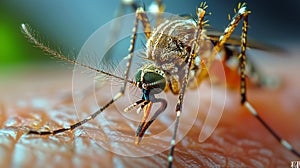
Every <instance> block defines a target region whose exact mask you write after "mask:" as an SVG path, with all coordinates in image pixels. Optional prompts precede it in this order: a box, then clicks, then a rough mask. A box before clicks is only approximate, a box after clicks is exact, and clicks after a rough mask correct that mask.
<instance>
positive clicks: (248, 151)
mask: <svg viewBox="0 0 300 168" xmlns="http://www.w3.org/2000/svg"><path fill="white" fill-rule="evenodd" d="M296 53H297V52H294V53H292V54H291V55H290V56H288V57H272V58H270V59H271V61H267V63H266V64H265V66H264V67H263V68H262V70H265V71H267V72H268V73H267V74H272V75H275V76H278V77H279V78H280V80H281V84H280V86H279V87H278V88H276V89H268V88H260V87H251V88H249V89H248V99H249V101H250V102H251V103H252V104H253V105H254V107H255V108H256V110H257V111H258V113H259V114H261V116H262V118H263V119H264V120H265V121H266V122H267V123H268V124H269V125H270V126H271V127H272V128H273V129H274V130H276V132H278V133H279V135H280V136H282V137H284V138H285V139H286V140H288V141H289V142H290V143H291V144H293V145H294V147H295V148H296V150H298V151H299V150H300V134H299V129H300V125H299V121H298V120H299V115H300V114H299V112H298V109H299V108H300V104H299V101H300V97H299V95H298V94H296V93H297V88H299V84H300V79H299V78H297V69H298V65H299V58H297V57H295V56H294V55H296ZM276 60H277V61H276ZM71 78H72V76H71V73H70V72H66V73H61V72H57V71H55V70H54V71H53V72H52V71H51V72H48V71H47V72H45V71H39V72H38V71H35V72H34V73H33V72H28V73H23V75H22V76H18V77H16V79H15V80H11V82H8V83H9V85H7V84H5V83H2V84H1V85H2V86H1V93H2V94H1V100H2V101H1V108H0V116H1V117H0V125H1V129H0V156H1V160H0V165H1V167H18V166H19V167H42V166H49V167H54V166H55V167H92V166H95V167H120V166H124V167H149V166H150V167H166V165H167V155H168V151H164V152H162V153H159V154H156V155H152V156H148V157H128V156H122V155H116V154H114V153H113V152H111V151H109V150H106V149H104V148H103V147H102V146H101V145H107V146H110V145H115V146H114V147H118V148H119V150H120V151H122V150H127V151H131V150H133V149H129V148H128V147H129V146H128V145H119V144H118V143H115V142H122V141H130V142H131V141H132V145H130V147H131V148H136V149H139V148H141V146H142V145H147V143H141V144H139V145H134V139H129V140H128V139H126V138H120V137H117V136H115V135H114V130H111V132H103V131H102V130H106V131H107V129H109V128H110V127H108V125H105V124H103V123H101V121H100V122H99V120H96V121H92V122H91V123H88V124H86V125H83V126H82V127H80V128H77V129H75V130H73V131H67V132H65V133H61V134H57V135H53V136H52V135H51V136H38V135H26V134H25V133H26V129H25V128H32V129H39V128H45V127H44V126H46V127H48V128H49V129H52V128H59V127H62V126H64V124H65V123H74V122H76V121H77V115H76V113H75V109H74V105H73V102H72V99H71V98H70V97H69V96H70V93H71V87H72V86H71V82H72V79H71ZM220 87H221V86H220ZM101 90H102V92H101ZM107 90H109V86H103V87H101V88H100V89H99V91H98V92H97V93H98V95H97V97H101V100H99V102H98V103H99V105H100V106H101V105H103V104H104V103H105V102H107V101H108V100H109V98H111V94H107ZM103 91H105V93H106V94H103V93H104V92H103ZM201 91H202V92H205V91H203V90H201ZM99 93H100V95H99ZM101 93H102V94H101ZM136 93H137V94H138V95H137V97H140V95H139V94H140V93H139V92H138V90H137V91H136ZM195 99H196V98H193V97H190V98H187V99H185V101H189V100H195ZM39 100H42V103H41V102H40V103H38V104H39V105H41V104H42V106H39V105H36V101H39ZM120 101H124V100H123V99H121V100H120ZM216 101H218V100H216ZM84 102H85V103H87V102H86V101H84ZM239 102H240V97H239V91H238V90H236V89H228V90H227V94H226V102H225V108H224V112H223V116H222V118H221V121H220V123H219V125H218V127H217V128H216V129H215V131H214V133H213V134H212V136H211V137H209V138H208V139H207V140H206V141H205V142H203V143H199V142H198V136H199V132H200V130H201V127H202V119H203V118H202V117H203V116H201V115H198V117H197V120H196V122H195V123H194V125H193V127H192V129H191V130H190V131H189V132H188V134H187V135H186V136H185V137H184V138H183V140H181V141H180V142H179V143H177V145H176V149H175V157H174V167H193V166H194V167H216V166H220V167H289V166H290V162H291V161H292V160H299V158H297V157H295V156H294V155H293V154H291V153H290V152H289V151H288V150H287V149H285V148H284V147H282V146H281V145H280V144H279V142H277V141H276V140H275V138H274V137H272V136H271V134H270V133H269V132H268V131H267V130H266V129H265V128H264V127H263V126H262V125H261V124H260V123H259V122H258V121H257V120H256V119H255V117H253V116H252V115H251V114H250V113H249V112H248V111H247V110H246V109H245V108H243V107H241V105H240V103H239ZM122 103H125V104H126V102H122ZM175 104H176V99H175V100H173V99H172V100H169V101H168V105H169V106H172V105H173V106H175ZM82 106H83V107H82V109H83V110H82V111H81V110H78V109H77V111H78V115H79V116H81V114H80V113H88V114H90V113H91V111H89V109H90V108H89V106H88V103H87V104H86V105H82ZM206 106H207V105H206V104H205V103H202V104H201V103H200V107H201V108H199V111H202V110H205V109H207V108H208V107H206ZM118 110H119V109H117V108H116V106H112V107H110V108H109V109H108V110H107V111H105V112H104V113H103V114H100V115H104V116H105V117H107V118H106V119H107V120H108V119H109V120H108V121H109V125H118V128H120V127H121V128H122V129H121V131H122V132H124V133H125V134H129V135H134V133H135V129H136V126H137V123H133V124H132V122H130V121H127V120H126V121H125V120H124V118H120V117H118V115H116V114H117V112H116V111H118ZM83 111H84V112H83ZM187 112H189V109H188V107H187V108H186V109H183V113H187ZM133 113H135V112H134V111H133ZM174 116H175V112H174ZM162 117H169V116H163V115H161V116H159V119H158V120H157V121H156V122H154V124H153V125H152V126H151V127H150V130H151V129H152V130H155V129H156V128H160V127H164V126H165V125H164V124H166V123H165V122H164V120H163V119H162ZM86 132H89V133H90V132H94V133H98V134H99V136H98V138H99V139H97V140H95V139H92V138H90V137H89V136H88V134H87V133H86ZM153 132H155V131H153ZM105 133H106V134H105ZM179 134H180V132H179ZM161 141H162V142H163V141H166V140H165V139H161ZM168 144H169V143H162V144H152V146H151V147H153V150H156V149H155V148H161V147H162V146H164V145H168ZM156 146H157V147H156Z"/></svg>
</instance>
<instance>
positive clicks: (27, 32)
mask: <svg viewBox="0 0 300 168" xmlns="http://www.w3.org/2000/svg"><path fill="white" fill-rule="evenodd" d="M21 28H22V30H23V33H24V34H25V35H26V37H27V38H28V39H29V41H30V42H32V43H33V44H34V45H35V46H36V47H38V48H40V49H42V50H43V51H44V52H46V53H48V54H50V55H52V56H53V57H56V58H58V59H61V60H64V61H66V62H69V63H71V64H74V65H79V66H81V67H84V68H87V69H90V70H92V71H95V72H97V73H101V74H104V75H107V76H111V77H114V78H117V79H120V80H125V79H124V78H122V77H120V76H116V75H114V74H111V73H108V72H105V71H103V70H100V69H96V68H93V67H91V66H89V65H86V64H83V63H80V62H78V61H76V60H73V59H70V58H68V57H66V56H64V55H63V54H62V52H61V51H55V50H53V49H51V48H50V47H48V46H46V45H45V44H43V43H42V42H41V41H40V40H38V39H37V38H36V37H35V36H36V35H34V33H35V32H34V31H32V30H31V28H30V26H29V25H28V24H24V23H22V24H21ZM128 82H129V83H131V84H134V83H135V82H133V81H129V80H128Z"/></svg>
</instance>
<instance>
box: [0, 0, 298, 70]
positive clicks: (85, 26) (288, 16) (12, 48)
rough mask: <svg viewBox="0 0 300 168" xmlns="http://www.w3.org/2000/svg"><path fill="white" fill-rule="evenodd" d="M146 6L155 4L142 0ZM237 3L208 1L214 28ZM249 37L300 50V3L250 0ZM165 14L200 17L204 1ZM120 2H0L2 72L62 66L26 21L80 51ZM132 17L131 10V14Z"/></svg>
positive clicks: (176, 3)
mask: <svg viewBox="0 0 300 168" xmlns="http://www.w3.org/2000/svg"><path fill="white" fill-rule="evenodd" d="M141 2H142V3H143V4H144V5H145V7H146V8H147V7H148V6H149V5H150V2H151V1H150V0H144V1H141ZM238 2H240V1H237V0H226V1H212V2H208V5H209V8H208V11H209V12H212V15H211V16H208V19H209V20H210V24H211V25H212V26H213V27H214V28H216V29H217V30H221V31H222V30H224V28H225V26H226V25H227V24H228V22H229V21H228V19H227V15H228V14H231V15H233V8H234V7H236V6H237V3H238ZM247 3H248V8H249V9H250V10H251V11H252V13H251V15H250V16H249V24H250V29H249V37H250V38H251V39H255V40H256V41H260V42H264V43H267V44H276V45H279V46H284V47H288V48H289V47H295V46H296V47H297V46H299V45H298V44H299V42H300V39H299V37H300V31H299V30H300V19H299V18H298V17H299V16H300V10H299V7H300V2H298V1H292V0H285V1H284V2H283V1H272V2H270V1H267V0H261V1H249V2H248V1H247ZM164 4H165V6H166V9H165V11H166V12H169V13H173V14H183V15H190V14H193V15H194V14H195V9H196V7H198V6H199V4H200V1H199V0H188V1H186V0H172V1H171V0H166V1H164ZM119 5H120V0H111V1H109V2H108V1H104V0H91V1H88V2H83V1H80V0H64V1H61V0H51V1H36V0H9V1H8V0H7V1H5V0H2V1H0V74H1V75H4V76H10V75H13V74H18V73H20V72H21V71H22V69H23V68H28V67H34V68H41V67H44V64H49V63H50V64H53V63H55V64H56V63H57V62H56V61H53V59H51V58H50V57H49V56H44V55H45V54H43V52H41V51H40V50H39V49H36V48H34V47H32V44H30V43H29V42H28V41H27V40H26V38H25V37H24V35H23V34H22V33H21V31H20V24H21V23H28V24H30V25H31V26H32V27H33V29H35V30H37V31H38V32H40V34H41V37H42V39H44V42H49V43H50V44H54V45H55V46H57V47H59V48H63V49H71V50H72V49H76V50H78V51H79V50H80V48H81V46H82V45H83V44H84V42H85V41H86V40H87V39H88V37H89V36H90V35H91V34H92V33H93V32H94V31H96V30H97V29H98V28H99V27H100V26H101V25H103V24H105V23H107V22H108V21H110V20H111V19H113V18H114V17H115V16H116V13H117V9H118V7H119ZM127 12H128V13H129V12H130V10H127Z"/></svg>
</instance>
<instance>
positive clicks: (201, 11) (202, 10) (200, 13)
mask: <svg viewBox="0 0 300 168" xmlns="http://www.w3.org/2000/svg"><path fill="white" fill-rule="evenodd" d="M206 8H207V5H206V3H201V4H200V8H198V10H197V15H198V24H197V28H196V31H195V34H194V37H195V39H196V40H195V41H194V42H193V44H192V49H191V52H190V54H189V57H188V62H187V65H186V67H185V75H184V79H183V82H182V87H181V89H180V93H179V98H178V103H177V104H176V119H175V126H174V132H173V136H172V140H171V147H170V150H169V156H168V167H172V164H173V155H174V149H175V144H176V134H177V129H178V124H179V119H180V115H181V111H182V104H183V97H184V93H185V90H186V86H187V83H188V79H189V73H190V68H191V66H192V62H193V61H194V59H195V57H196V53H197V51H196V49H197V48H198V47H197V46H198V44H199V39H200V35H201V31H202V25H203V20H204V15H205V10H206Z"/></svg>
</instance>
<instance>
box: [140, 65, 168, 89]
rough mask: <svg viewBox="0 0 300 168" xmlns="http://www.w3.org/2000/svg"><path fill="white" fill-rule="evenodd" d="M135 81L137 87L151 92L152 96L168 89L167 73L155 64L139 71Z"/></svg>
mask: <svg viewBox="0 0 300 168" xmlns="http://www.w3.org/2000/svg"><path fill="white" fill-rule="evenodd" d="M135 80H136V84H137V87H139V88H140V89H143V90H148V91H151V93H152V94H157V93H160V92H162V91H163V90H164V89H165V87H166V79H165V73H164V72H163V70H162V69H160V68H159V67H157V66H155V65H154V64H148V65H145V66H144V67H142V68H141V69H139V70H138V72H137V73H136V75H135Z"/></svg>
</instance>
